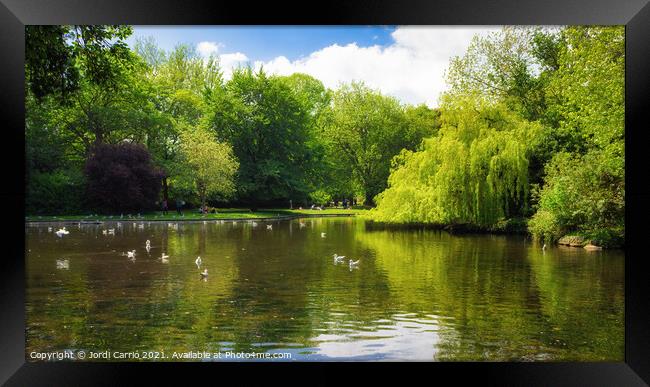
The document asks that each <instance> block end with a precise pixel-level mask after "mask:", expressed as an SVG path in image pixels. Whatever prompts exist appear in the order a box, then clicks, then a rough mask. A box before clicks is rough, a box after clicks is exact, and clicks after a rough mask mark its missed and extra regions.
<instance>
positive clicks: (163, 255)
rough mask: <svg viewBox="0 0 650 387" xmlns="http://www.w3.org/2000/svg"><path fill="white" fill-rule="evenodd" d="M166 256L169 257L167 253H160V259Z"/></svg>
mask: <svg viewBox="0 0 650 387" xmlns="http://www.w3.org/2000/svg"><path fill="white" fill-rule="evenodd" d="M167 258H169V255H167V254H165V253H162V255H161V256H160V259H167Z"/></svg>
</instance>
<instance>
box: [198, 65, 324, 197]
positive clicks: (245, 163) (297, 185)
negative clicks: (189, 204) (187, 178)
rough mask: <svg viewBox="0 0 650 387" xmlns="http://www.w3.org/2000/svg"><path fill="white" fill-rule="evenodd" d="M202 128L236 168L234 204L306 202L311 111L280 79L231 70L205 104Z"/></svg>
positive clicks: (311, 165) (312, 164)
mask: <svg viewBox="0 0 650 387" xmlns="http://www.w3.org/2000/svg"><path fill="white" fill-rule="evenodd" d="M209 103H210V105H209V114H208V118H207V122H208V127H209V128H210V129H211V130H213V131H214V132H215V133H216V134H217V137H218V138H219V139H220V140H222V141H227V142H228V143H231V144H232V146H233V149H234V152H235V155H236V156H237V159H238V160H239V162H240V169H239V173H238V176H237V182H236V186H237V198H238V199H239V200H240V201H243V202H247V203H264V202H267V203H268V202H273V201H282V202H283V203H284V202H286V201H287V200H286V199H289V198H295V199H296V200H298V199H301V198H306V196H307V193H308V192H309V191H310V183H309V181H310V179H309V177H310V176H311V175H312V173H311V171H313V170H314V169H315V168H316V167H317V165H318V164H317V163H318V158H317V154H318V153H317V152H316V150H317V149H316V144H315V141H314V138H313V130H312V128H311V125H312V123H313V118H312V116H311V113H312V111H311V109H309V106H308V105H307V104H306V103H305V102H304V96H303V95H302V94H301V93H299V92H298V91H296V90H295V89H293V88H292V87H290V86H289V84H288V82H287V81H286V79H284V78H281V77H275V76H271V77H269V76H267V75H266V74H265V73H264V72H263V71H261V70H260V71H259V72H257V73H255V72H253V70H252V69H250V68H245V69H239V70H236V71H235V72H234V73H233V75H232V79H230V80H229V81H228V82H227V83H226V85H225V90H219V91H215V93H213V94H212V95H211V97H210V100H209Z"/></svg>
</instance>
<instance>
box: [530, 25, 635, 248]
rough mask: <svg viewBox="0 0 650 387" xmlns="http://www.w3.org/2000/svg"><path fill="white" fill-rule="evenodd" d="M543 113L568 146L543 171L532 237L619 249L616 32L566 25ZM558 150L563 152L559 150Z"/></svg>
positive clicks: (621, 204)
mask: <svg viewBox="0 0 650 387" xmlns="http://www.w3.org/2000/svg"><path fill="white" fill-rule="evenodd" d="M561 41H562V45H561V46H560V48H559V52H558V57H557V70H556V72H555V73H554V74H553V78H552V79H551V80H550V82H549V86H548V88H549V94H551V95H553V97H554V98H553V99H552V100H551V101H550V103H549V108H550V109H553V110H554V111H555V112H556V114H557V116H558V117H559V119H558V127H557V129H556V131H557V132H559V133H572V136H573V139H574V141H575V142H576V143H577V144H578V145H579V146H574V147H571V148H569V149H566V148H565V149H564V151H560V152H556V153H554V154H553V156H552V158H551V160H550V162H549V163H548V164H547V165H546V168H545V171H546V177H545V180H544V186H543V187H542V188H541V190H540V192H539V206H538V209H537V213H536V214H535V216H534V217H533V219H532V220H531V222H530V229H531V232H532V233H533V234H534V235H535V236H537V237H540V238H542V239H544V240H546V241H555V240H557V239H558V238H560V237H561V236H563V235H564V234H567V233H578V234H583V235H585V236H588V237H594V238H595V239H596V240H597V241H599V242H600V243H604V244H608V243H609V244H620V243H621V241H622V240H623V237H624V235H625V226H624V214H625V140H624V139H625V126H624V124H625V100H624V85H625V82H624V76H625V55H624V54H625V40H624V29H623V28H622V27H568V28H566V29H565V30H563V31H562V34H561ZM559 150H563V149H562V148H560V149H559Z"/></svg>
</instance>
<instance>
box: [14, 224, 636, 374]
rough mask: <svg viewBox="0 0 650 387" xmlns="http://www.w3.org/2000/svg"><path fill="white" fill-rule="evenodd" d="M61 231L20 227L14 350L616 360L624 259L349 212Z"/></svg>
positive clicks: (621, 338)
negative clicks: (19, 330) (22, 313)
mask: <svg viewBox="0 0 650 387" xmlns="http://www.w3.org/2000/svg"><path fill="white" fill-rule="evenodd" d="M267 225H272V229H269V228H267ZM61 226H63V224H28V225H26V242H27V244H26V245H27V249H28V250H27V251H26V268H27V273H26V275H27V290H26V311H27V332H26V335H27V343H26V353H27V354H29V353H31V352H51V351H67V350H69V351H79V350H83V351H86V352H90V351H94V352H102V351H111V352H112V351H120V352H132V351H157V352H164V353H165V354H166V356H168V355H169V354H171V353H173V352H179V353H180V352H186V351H209V352H213V353H214V352H226V351H241V352H247V353H289V354H291V359H290V360H300V361H312V360H315V361H329V360H403V361H409V360H417V361H422V360H425V361H428V360H432V361H465V360H467V361H469V360H472V361H474V360H478V361H482V360H486V361H599V360H607V361H623V359H624V252H623V251H613V250H612V251H608V250H605V251H595V252H589V251H585V250H584V249H580V248H559V247H554V248H548V249H546V250H545V251H543V250H542V249H541V248H540V247H539V246H538V245H535V244H533V243H531V242H530V241H529V240H526V238H525V237H523V236H495V235H450V234H448V233H446V232H444V231H435V230H369V229H367V228H366V223H365V222H364V221H363V220H361V219H354V218H320V219H313V218H312V219H295V220H284V221H270V222H258V223H257V224H256V225H255V224H254V223H253V222H249V221H241V222H230V221H229V222H207V223H204V222H193V223H189V222H188V223H182V222H179V223H173V222H132V221H129V222H122V223H121V224H119V225H118V224H117V223H116V222H112V223H108V222H107V223H104V224H92V225H79V226H77V225H74V226H72V225H68V226H67V230H68V231H69V234H67V235H63V236H62V237H59V236H57V235H56V234H55V231H56V230H58V229H59V228H60V227H61ZM48 227H50V228H51V229H48ZM108 229H114V234H113V233H111V232H109V231H108ZM322 233H325V234H322ZM146 240H150V242H151V248H150V250H149V251H147V250H146V249H145V241H146ZM131 250H135V257H134V258H130V257H128V256H127V255H126V252H127V251H131ZM163 253H164V254H166V255H169V258H168V259H167V260H166V261H164V260H161V259H160V257H161V255H162V254H163ZM334 254H338V255H343V256H346V258H344V259H343V260H342V261H340V262H336V261H335V260H334V258H333V255H334ZM197 256H200V257H201V260H202V264H201V267H200V268H199V267H197V265H196V264H195V260H196V258H197ZM350 258H351V259H353V260H354V261H357V260H359V262H358V264H357V265H356V266H352V267H351V266H350V264H349V259H350ZM57 261H58V263H57ZM205 269H208V276H207V277H205V278H203V277H202V276H201V275H200V272H202V271H203V270H205ZM28 360H30V359H29V357H28ZM99 360H101V359H99ZM112 360H115V359H112ZM139 360H143V359H139ZM157 360H174V361H177V360H178V359H170V358H166V359H160V358H159V359H157ZM195 360H196V359H195Z"/></svg>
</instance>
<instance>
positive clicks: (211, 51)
mask: <svg viewBox="0 0 650 387" xmlns="http://www.w3.org/2000/svg"><path fill="white" fill-rule="evenodd" d="M220 47H223V44H221V43H217V42H200V43H199V44H197V45H196V51H197V52H198V53H199V55H201V56H203V57H208V56H210V55H215V54H217V53H218V52H219V48H220Z"/></svg>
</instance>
